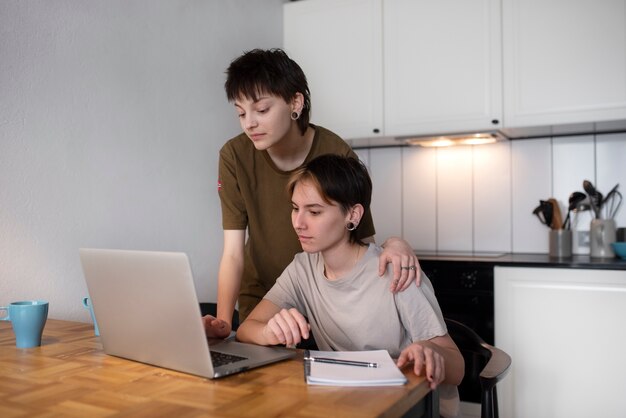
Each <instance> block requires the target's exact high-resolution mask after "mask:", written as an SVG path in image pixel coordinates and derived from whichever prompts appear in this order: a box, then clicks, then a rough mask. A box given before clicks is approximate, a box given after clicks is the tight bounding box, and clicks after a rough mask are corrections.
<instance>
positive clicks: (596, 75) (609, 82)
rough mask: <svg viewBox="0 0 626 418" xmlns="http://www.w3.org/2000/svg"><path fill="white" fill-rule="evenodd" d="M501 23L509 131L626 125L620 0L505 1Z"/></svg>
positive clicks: (625, 32) (623, 5) (623, 4)
mask: <svg viewBox="0 0 626 418" xmlns="http://www.w3.org/2000/svg"><path fill="white" fill-rule="evenodd" d="M502 22H503V23H502V33H503V45H504V48H503V74H504V124H505V126H506V128H517V127H531V126H541V125H559V124H581V123H592V122H603V121H611V120H618V119H626V1H625V0H579V1H570V0H550V1H541V0H502ZM578 129H583V130H593V126H581V127H579V128H578ZM553 132H555V133H558V127H557V128H556V129H555V130H554V131H553Z"/></svg>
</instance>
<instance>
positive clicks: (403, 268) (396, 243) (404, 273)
mask: <svg viewBox="0 0 626 418" xmlns="http://www.w3.org/2000/svg"><path fill="white" fill-rule="evenodd" d="M388 263H391V265H392V266H393V280H392V281H391V285H390V286H389V290H391V291H392V292H394V293H395V292H403V291H405V290H406V289H408V287H409V286H410V285H411V283H412V282H413V280H415V285H416V286H419V285H420V284H421V269H420V265H419V261H418V260H417V257H416V256H415V252H414V251H413V248H411V246H410V245H409V244H408V243H407V242H406V241H404V240H403V239H400V238H389V239H388V240H387V241H385V243H384V244H383V252H382V254H381V255H380V259H379V261H378V275H379V276H382V275H383V274H385V271H386V270H387V264H388Z"/></svg>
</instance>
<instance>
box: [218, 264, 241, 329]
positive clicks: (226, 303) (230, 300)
mask: <svg viewBox="0 0 626 418" xmlns="http://www.w3.org/2000/svg"><path fill="white" fill-rule="evenodd" d="M226 258H227V256H225V257H223V259H222V262H221V263H220V269H219V273H218V281H217V318H218V319H221V320H223V321H226V322H227V323H228V324H230V325H231V326H232V318H233V312H234V311H235V304H236V303H237V298H238V296H239V290H240V288H241V276H242V273H243V267H242V266H240V265H239V263H237V262H235V261H233V260H228V259H226Z"/></svg>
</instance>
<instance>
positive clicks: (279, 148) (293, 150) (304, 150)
mask: <svg viewBox="0 0 626 418" xmlns="http://www.w3.org/2000/svg"><path fill="white" fill-rule="evenodd" d="M314 136H315V130H314V129H313V128H311V127H310V126H309V127H308V128H307V129H306V131H305V132H304V135H302V134H301V133H300V130H299V129H298V126H297V124H293V126H292V128H291V129H290V130H289V132H288V133H287V135H286V136H285V137H284V138H283V139H282V140H281V141H279V142H278V143H276V144H275V145H273V146H272V147H270V148H268V149H267V153H268V154H269V156H270V158H271V159H272V161H273V162H274V164H275V165H276V167H277V168H278V169H279V170H282V171H291V170H294V169H296V168H298V167H300V166H301V165H302V163H303V162H304V160H305V159H306V156H307V155H309V151H310V150H311V146H312V145H313V137H314Z"/></svg>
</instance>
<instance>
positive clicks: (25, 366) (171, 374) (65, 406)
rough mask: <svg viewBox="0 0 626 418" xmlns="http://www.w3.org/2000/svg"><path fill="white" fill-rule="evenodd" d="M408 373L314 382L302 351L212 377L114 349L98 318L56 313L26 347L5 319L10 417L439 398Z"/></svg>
mask: <svg viewBox="0 0 626 418" xmlns="http://www.w3.org/2000/svg"><path fill="white" fill-rule="evenodd" d="M405 374H406V375H407V377H408V379H409V383H408V384H407V385H404V386H395V387H376V388H337V387H323V386H307V385H306V383H305V382H304V379H303V368H302V353H300V356H299V357H297V358H295V359H293V360H286V361H283V362H280V363H276V364H273V365H270V366H266V367H261V368H258V369H254V370H251V371H247V372H244V373H240V374H237V375H233V376H229V377H225V378H222V379H217V380H210V379H204V378H201V377H197V376H191V375H188V374H184V373H179V372H175V371H171V370H166V369H162V368H159V367H154V366H150V365H146V364H142V363H137V362H134V361H129V360H125V359H121V358H117V357H112V356H108V355H106V354H104V353H103V351H102V345H101V344H100V340H99V337H94V335H93V326H92V325H91V324H84V323H80V322H69V321H60V320H54V319H49V320H48V322H47V323H46V327H45V329H44V334H43V341H42V346H41V347H36V348H28V349H18V348H16V347H15V338H14V335H13V331H12V329H11V324H10V323H8V322H1V323H0V417H3V418H8V417H22V416H29V417H34V416H36V417H51V416H69V417H73V416H76V417H112V416H114V417H157V416H167V417H170V416H171V417H175V418H184V417H200V416H214V417H231V418H232V417H271V416H289V417H339V416H345V417H356V416H358V417H394V416H402V415H403V414H405V413H407V411H409V410H411V409H412V408H413V409H412V410H411V413H413V412H416V411H419V410H421V408H422V407H423V405H426V408H428V407H429V406H430V404H431V403H432V402H433V401H432V399H431V398H433V397H432V396H430V395H429V389H428V385H427V384H426V382H425V380H424V379H423V378H420V377H417V376H415V375H414V374H413V373H412V372H411V371H410V370H406V371H405ZM434 398H436V396H435V397H434ZM415 405H418V408H416V407H415ZM435 410H436V408H435ZM429 413H430V412H429Z"/></svg>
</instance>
